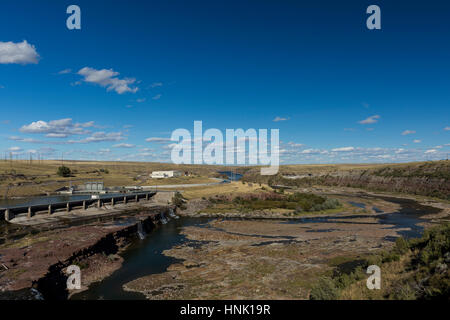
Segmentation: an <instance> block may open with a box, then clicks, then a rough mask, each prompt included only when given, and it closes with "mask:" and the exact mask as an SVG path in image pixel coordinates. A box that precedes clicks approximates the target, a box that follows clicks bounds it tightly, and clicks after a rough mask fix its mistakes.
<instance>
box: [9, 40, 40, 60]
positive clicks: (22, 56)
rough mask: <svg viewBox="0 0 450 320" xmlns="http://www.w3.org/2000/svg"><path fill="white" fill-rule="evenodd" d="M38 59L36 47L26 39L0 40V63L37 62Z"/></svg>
mask: <svg viewBox="0 0 450 320" xmlns="http://www.w3.org/2000/svg"><path fill="white" fill-rule="evenodd" d="M38 61H39V54H38V53H37V52H36V48H35V47H34V46H33V45H30V44H29V43H28V42H27V41H26V40H23V41H22V42H18V43H14V42H11V41H10V42H1V41H0V64H12V63H16V64H30V63H33V64H37V63H38Z"/></svg>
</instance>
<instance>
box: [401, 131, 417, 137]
mask: <svg viewBox="0 0 450 320" xmlns="http://www.w3.org/2000/svg"><path fill="white" fill-rule="evenodd" d="M414 133H416V131H414V130H405V131H403V132H402V136H407V135H409V134H414Z"/></svg>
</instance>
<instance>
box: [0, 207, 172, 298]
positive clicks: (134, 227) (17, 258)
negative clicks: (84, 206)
mask: <svg viewBox="0 0 450 320" xmlns="http://www.w3.org/2000/svg"><path fill="white" fill-rule="evenodd" d="M168 214H169V207H168V206H160V207H152V208H144V207H143V208H140V209H136V210H135V211H131V212H130V211H128V212H124V213H123V214H122V215H120V216H113V217H110V218H109V219H106V220H103V219H100V218H99V219H97V220H96V221H94V222H92V221H91V222H88V223H84V224H83V223H81V224H80V223H79V222H78V223H76V224H75V225H71V224H67V225H66V226H59V227H57V228H52V229H50V230H38V229H36V228H32V227H28V228H21V229H20V231H21V232H20V233H18V234H17V235H15V234H12V235H10V236H9V238H8V239H7V240H6V241H5V242H4V243H2V244H1V245H0V262H1V265H2V268H1V271H0V298H1V297H6V298H18V299H20V298H22V297H24V296H25V297H28V296H29V288H34V289H36V290H38V291H39V292H40V293H41V294H42V295H43V297H44V298H45V299H50V300H51V299H57V300H61V299H67V298H68V297H69V292H68V291H67V289H66V280H67V275H66V274H65V268H67V266H69V265H72V264H75V265H78V266H79V267H80V269H81V272H82V275H83V276H82V289H81V290H85V289H87V288H88V287H89V285H90V284H91V283H93V282H96V281H99V280H101V279H103V278H105V277H107V276H109V275H110V274H112V273H113V272H114V271H115V270H117V269H119V268H120V267H121V265H122V262H123V259H122V258H121V256H120V255H119V254H120V253H121V252H123V251H124V250H125V249H126V248H127V247H128V246H129V245H130V244H131V243H132V242H133V240H134V239H136V238H138V236H139V235H138V228H139V227H138V225H139V224H141V226H142V228H143V230H144V231H145V232H151V230H153V229H154V228H155V227H156V226H157V225H158V224H160V223H161V221H162V220H164V219H165V216H167V215H168ZM72 293H73V292H72Z"/></svg>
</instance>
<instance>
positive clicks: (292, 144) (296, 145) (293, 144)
mask: <svg viewBox="0 0 450 320" xmlns="http://www.w3.org/2000/svg"><path fill="white" fill-rule="evenodd" d="M288 145H289V146H290V147H293V148H301V147H303V146H304V144H302V143H295V142H292V141H290V142H288Z"/></svg>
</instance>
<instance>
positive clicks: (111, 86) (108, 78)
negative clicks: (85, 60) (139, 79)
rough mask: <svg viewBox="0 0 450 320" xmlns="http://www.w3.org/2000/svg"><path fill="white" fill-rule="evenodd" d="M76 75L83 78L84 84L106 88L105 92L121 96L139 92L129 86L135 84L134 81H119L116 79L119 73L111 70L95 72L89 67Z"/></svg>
mask: <svg viewBox="0 0 450 320" xmlns="http://www.w3.org/2000/svg"><path fill="white" fill-rule="evenodd" d="M78 74H79V75H81V76H83V77H84V79H83V81H84V82H88V83H94V84H98V85H100V86H102V87H104V88H106V90H107V91H112V90H114V91H115V92H117V93H118V94H123V93H126V92H131V93H136V92H137V91H138V90H139V89H138V88H137V87H132V86H131V85H132V84H134V83H135V82H136V79H134V78H123V79H120V78H118V77H117V76H118V75H119V73H118V72H116V71H114V70H113V69H101V70H97V69H94V68H90V67H84V68H83V69H81V70H80V71H78Z"/></svg>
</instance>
